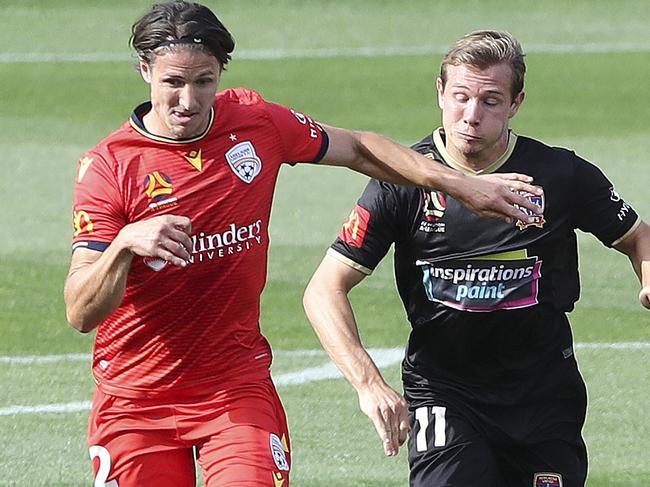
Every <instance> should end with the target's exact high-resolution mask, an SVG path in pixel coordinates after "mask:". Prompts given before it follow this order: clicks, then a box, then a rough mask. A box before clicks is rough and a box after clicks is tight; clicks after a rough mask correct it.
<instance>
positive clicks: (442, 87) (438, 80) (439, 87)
mask: <svg viewBox="0 0 650 487" xmlns="http://www.w3.org/2000/svg"><path fill="white" fill-rule="evenodd" d="M444 90H445V85H444V83H443V82H442V79H441V78H440V77H438V78H436V91H437V92H438V107H440V109H442V93H443V91H444Z"/></svg>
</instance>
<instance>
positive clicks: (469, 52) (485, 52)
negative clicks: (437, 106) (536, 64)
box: [440, 30, 526, 100]
mask: <svg viewBox="0 0 650 487" xmlns="http://www.w3.org/2000/svg"><path fill="white" fill-rule="evenodd" d="M524 56H525V54H524V51H523V49H522V48H521V44H519V41H518V40H517V39H515V38H514V36H513V35H512V34H510V33H509V32H505V31H495V30H477V31H474V32H471V33H469V34H467V35H465V36H463V37H461V38H460V39H458V40H457V41H456V42H455V43H454V45H453V46H451V49H449V51H448V52H447V55H446V56H445V58H444V59H443V60H442V66H441V67H440V79H441V80H442V85H443V87H444V86H445V84H446V82H447V66H460V65H461V64H467V65H470V66H474V67H477V68H479V69H485V68H489V67H490V66H494V65H495V64H501V63H506V64H509V65H510V67H511V68H512V99H513V100H514V99H515V97H516V96H517V95H518V94H519V93H521V91H522V90H523V89H524V77H525V75H526V64H525V63H524Z"/></svg>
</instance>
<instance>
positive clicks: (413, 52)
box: [0, 42, 650, 64]
mask: <svg viewBox="0 0 650 487" xmlns="http://www.w3.org/2000/svg"><path fill="white" fill-rule="evenodd" d="M448 48H449V46H403V47H338V48H321V49H242V50H241V51H235V53H234V58H235V59H246V60H255V61H261V60H281V59H320V58H336V57H351V58H359V57H370V58H373V57H386V56H423V55H433V54H438V55H442V54H445V53H446V52H447V49H448ZM526 52H527V53H529V54H533V53H536V54H584V53H589V54H611V53H635V52H642V53H643V52H650V43H646V42H620V43H619V42H616V43H592V44H529V45H528V46H526ZM126 61H131V62H134V61H135V57H134V55H133V54H132V53H128V52H90V53H53V52H42V53H37V52H4V53H0V64H19V63H102V62H126Z"/></svg>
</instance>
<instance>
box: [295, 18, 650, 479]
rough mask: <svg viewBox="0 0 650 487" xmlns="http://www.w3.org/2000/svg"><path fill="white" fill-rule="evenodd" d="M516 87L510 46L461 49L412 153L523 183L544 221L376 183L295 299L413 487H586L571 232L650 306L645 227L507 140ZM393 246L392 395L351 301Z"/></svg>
mask: <svg viewBox="0 0 650 487" xmlns="http://www.w3.org/2000/svg"><path fill="white" fill-rule="evenodd" d="M524 73H525V64H524V54H523V52H522V49H521V46H520V44H519V43H518V42H517V40H516V39H514V38H513V37H512V36H511V35H510V34H508V33H506V32H494V31H479V32H473V33H471V34H468V35H466V36H465V37H463V38H461V39H460V40H458V41H457V42H456V43H455V44H454V46H452V48H451V49H450V51H449V52H448V53H447V55H446V57H445V59H444V60H443V63H442V69H441V74H440V77H439V78H438V79H437V82H436V86H437V90H438V101H439V105H440V107H441V109H442V125H443V126H442V128H439V129H437V130H435V131H434V132H433V134H432V135H430V136H427V137H426V138H425V139H423V140H422V141H421V142H420V143H418V144H416V145H415V146H414V147H415V149H416V150H417V151H419V152H420V153H422V154H424V155H426V156H428V157H429V158H431V160H432V161H431V163H432V164H438V163H441V164H445V165H447V166H450V167H453V168H455V169H457V170H459V171H462V172H464V173H466V174H484V173H498V172H502V171H508V172H515V171H516V172H523V173H526V174H529V175H531V176H533V177H534V183H535V184H537V185H538V186H540V187H541V188H542V189H543V192H544V194H543V196H534V195H530V198H531V200H533V201H534V202H536V203H537V204H538V205H539V206H540V207H541V208H542V209H543V214H542V215H541V216H538V217H537V218H535V219H534V221H533V222H532V223H530V224H522V223H514V222H513V223H507V222H499V221H496V220H490V219H486V218H481V217H477V216H475V215H473V214H472V213H471V212H470V211H468V210H467V209H466V208H464V207H463V206H462V205H461V204H460V203H458V201H456V200H455V199H453V198H452V197H450V196H449V195H446V194H443V193H441V192H436V191H426V190H423V189H421V188H415V187H406V186H399V185H395V184H387V183H382V182H378V181H376V180H372V181H370V183H369V184H368V186H367V187H366V190H365V191H364V193H363V195H362V196H361V198H360V199H359V201H358V203H357V205H356V206H355V207H354V209H353V210H352V213H351V214H350V217H349V219H348V221H347V222H346V223H345V225H344V227H343V229H342V230H341V233H340V234H339V237H338V239H337V240H336V241H335V242H334V244H333V245H332V246H331V248H330V249H329V250H328V252H327V255H326V256H325V258H324V260H323V262H322V263H321V265H320V267H319V268H318V270H317V271H316V273H315V275H314V277H313V278H312V280H311V282H310V284H309V286H308V287H307V290H306V291H305V297H304V304H305V309H306V311H307V315H308V316H309V319H310V320H311V322H312V324H313V326H314V329H315V330H316V332H317V334H318V336H319V338H320V340H321V342H322V343H323V346H324V347H325V349H326V350H327V351H328V353H329V354H330V356H331V357H332V359H333V360H334V362H335V363H336V364H337V365H338V367H339V368H340V369H341V371H342V372H343V374H344V375H345V377H346V378H347V379H348V380H349V381H350V383H351V384H352V385H353V386H354V387H355V389H356V390H357V393H358V395H359V403H360V407H361V409H362V410H363V412H364V413H366V414H367V415H368V416H369V417H370V418H371V420H372V421H373V423H374V426H375V428H376V429H377V433H378V434H379V436H380V437H381V439H382V441H383V445H384V450H385V452H386V454H387V455H395V454H396V453H397V450H398V448H399V446H400V445H401V444H402V443H403V442H404V441H405V440H406V437H407V433H408V432H409V431H410V436H409V442H408V448H409V464H410V469H411V474H410V485H411V486H412V487H425V486H426V487H430V486H445V487H529V486H533V487H582V486H584V483H585V479H586V475H587V454H586V449H585V445H584V442H583V439H582V427H583V423H584V419H585V413H586V407H587V400H586V390H585V385H584V381H583V379H582V377H581V376H580V373H579V371H578V368H577V365H576V361H575V358H574V354H573V340H572V335H571V329H570V325H569V322H568V320H567V317H566V313H567V312H569V311H571V310H572V309H573V305H574V303H575V302H576V301H577V299H578V296H579V290H580V285H579V278H578V255H577V243H576V234H575V230H576V229H580V230H582V231H585V232H589V233H592V234H593V235H595V236H596V237H597V238H598V239H599V240H600V241H601V242H602V243H603V244H604V245H606V246H608V247H613V248H615V249H617V250H619V251H621V252H623V253H625V254H627V255H628V257H629V258H630V261H631V263H632V266H633V268H634V270H635V272H636V273H637V275H638V277H639V279H640V280H641V284H642V286H641V287H642V289H641V291H640V293H639V300H640V301H641V304H642V305H643V306H645V307H646V308H650V227H649V226H648V225H647V224H646V223H644V222H643V221H641V219H640V218H639V216H638V215H637V214H636V213H635V211H634V210H633V209H632V208H631V207H630V206H629V205H628V204H627V203H625V201H624V200H623V199H622V198H621V196H620V195H619V194H618V193H617V192H616V191H615V189H614V187H613V186H612V184H611V183H610V182H609V181H608V179H607V178H606V177H605V176H604V175H603V173H602V172H601V171H600V170H599V169H598V168H597V167H596V166H594V165H592V164H591V163H589V162H587V161H585V160H584V159H581V158H580V157H579V156H577V155H576V154H575V153H574V152H572V151H569V150H566V149H559V148H555V147H549V146H547V145H544V144H543V143H541V142H539V141H536V140H534V139H531V138H528V137H524V136H518V135H516V134H514V133H513V132H512V131H511V130H510V129H509V127H508V125H509V120H510V119H511V118H512V117H513V116H514V115H515V114H516V113H517V110H518V109H519V107H520V105H521V103H522V102H523V100H524V92H523V85H524ZM393 244H394V245H395V257H394V259H395V276H396V280H397V287H398V290H399V294H400V297H401V299H402V301H403V303H404V307H405V309H406V312H407V315H408V319H409V321H410V323H411V326H412V331H411V335H410V338H409V342H408V348H407V351H406V357H405V359H404V362H403V370H402V378H403V384H404V397H402V396H401V395H400V394H398V393H397V392H396V391H394V390H393V389H392V388H391V387H390V386H388V385H387V384H386V382H385V381H384V380H383V378H382V377H381V374H380V372H379V371H378V369H377V367H376V366H375V364H374V363H373V362H372V359H371V358H370V356H369V355H368V354H367V352H366V351H365V350H364V348H363V346H362V344H361V341H360V339H359V335H358V330H357V325H356V322H355V318H354V314H353V312H352V308H351V306H350V301H349V299H348V293H349V291H350V290H351V289H352V288H353V287H354V286H355V285H357V284H358V283H359V282H360V281H361V280H362V279H363V278H364V277H365V276H366V275H369V274H370V273H371V272H372V270H373V269H374V268H375V266H376V265H377V264H378V263H379V261H380V260H381V259H382V258H383V257H384V256H385V255H386V253H387V251H388V249H389V248H390V246H391V245H393Z"/></svg>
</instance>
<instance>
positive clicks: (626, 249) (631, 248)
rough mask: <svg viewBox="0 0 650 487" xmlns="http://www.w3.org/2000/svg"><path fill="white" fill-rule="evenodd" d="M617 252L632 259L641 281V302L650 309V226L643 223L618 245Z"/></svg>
mask: <svg viewBox="0 0 650 487" xmlns="http://www.w3.org/2000/svg"><path fill="white" fill-rule="evenodd" d="M616 250H619V251H620V252H623V253H624V254H626V255H627V256H628V258H629V259H630V262H631V263H632V267H633V268H634V271H635V272H636V274H637V276H638V277H639V281H641V291H640V292H639V301H640V302H641V304H642V305H643V306H644V307H646V308H648V309H650V226H648V224H646V223H645V222H641V224H640V225H639V226H638V227H637V228H636V229H635V230H634V231H633V232H632V233H631V234H630V235H628V236H627V237H626V238H625V239H624V240H622V241H621V242H619V243H618V244H617V245H616Z"/></svg>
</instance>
